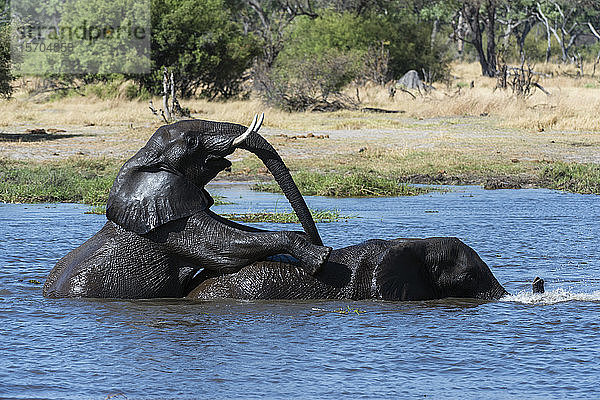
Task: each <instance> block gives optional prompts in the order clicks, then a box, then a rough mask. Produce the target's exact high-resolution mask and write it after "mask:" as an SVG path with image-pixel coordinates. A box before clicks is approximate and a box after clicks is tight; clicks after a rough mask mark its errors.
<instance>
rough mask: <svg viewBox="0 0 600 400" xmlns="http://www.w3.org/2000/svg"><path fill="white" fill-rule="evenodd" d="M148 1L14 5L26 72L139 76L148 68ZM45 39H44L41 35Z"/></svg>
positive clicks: (21, 67)
mask: <svg viewBox="0 0 600 400" xmlns="http://www.w3.org/2000/svg"><path fill="white" fill-rule="evenodd" d="M148 4H149V1H147V2H144V1H136V0H113V1H109V2H107V1H105V0H69V1H66V2H65V1H49V2H44V3H43V4H42V5H41V6H40V3H39V2H37V1H33V0H22V1H19V2H17V3H15V4H13V6H14V7H16V13H17V14H20V15H22V16H23V20H21V21H18V22H17V23H18V26H17V29H16V33H17V35H16V43H18V46H16V48H19V49H21V51H20V52H19V53H17V54H18V55H19V59H18V60H16V61H18V68H19V70H20V71H21V72H22V73H24V74H32V75H45V76H47V75H61V74H78V75H83V74H110V73H114V72H119V73H131V74H138V73H143V72H145V71H147V70H148V68H149V66H150V60H149V56H150V54H149V44H150V42H149V34H150V32H149V31H148V30H149V27H150V18H149V17H150V13H149V9H148ZM38 36H40V37H38Z"/></svg>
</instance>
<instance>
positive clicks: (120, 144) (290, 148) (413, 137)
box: [0, 115, 600, 163]
mask: <svg viewBox="0 0 600 400" xmlns="http://www.w3.org/2000/svg"><path fill="white" fill-rule="evenodd" d="M365 118H368V115H366V116H365ZM391 118H396V120H395V121H394V126H397V127H395V128H385V129H343V130H311V131H299V130H284V129H272V128H269V127H268V126H266V127H263V129H261V133H262V134H263V135H264V136H265V137H266V138H267V139H268V140H269V141H270V142H271V143H273V144H274V146H275V147H276V148H277V149H278V151H279V152H280V154H281V156H282V157H283V158H284V160H285V159H288V160H289V159H295V158H312V157H327V156H331V155H332V154H349V153H355V152H358V151H360V150H361V149H363V148H373V149H375V148H380V149H381V148H383V149H388V148H389V149H395V150H405V151H419V150H448V151H460V152H468V153H471V152H472V153H474V154H485V155H488V156H497V157H500V158H509V159H511V160H548V161H559V160H560V161H569V162H580V163H587V162H589V163H600V132H581V131H580V132H569V131H547V132H537V131H535V132H533V131H524V130H515V129H506V128H499V127H498V124H497V121H494V120H493V119H491V118H486V117H453V118H431V119H423V120H416V119H409V118H403V117H391ZM155 128H156V125H154V126H153V125H150V124H148V125H143V126H133V125H122V126H120V125H111V126H44V127H41V126H37V125H15V126H8V127H3V128H2V129H1V131H0V157H2V158H9V159H16V160H32V161H52V160H60V159H64V158H68V157H72V156H87V157H109V158H116V159H121V160H125V159H127V158H129V157H131V156H132V155H133V154H134V153H135V152H136V151H137V150H138V149H139V148H140V147H142V146H143V145H144V144H145V142H146V140H147V139H148V137H149V136H150V135H151V134H152V132H153V131H154V129H155ZM32 129H44V130H45V131H46V133H45V134H44V133H29V132H28V131H30V130H32ZM311 134H312V135H313V136H310V135H311ZM307 135H308V136H309V137H304V136H307ZM319 136H325V137H324V138H319ZM243 156H244V155H242V154H240V153H239V152H238V153H236V154H235V155H233V156H232V158H233V159H238V158H240V157H243Z"/></svg>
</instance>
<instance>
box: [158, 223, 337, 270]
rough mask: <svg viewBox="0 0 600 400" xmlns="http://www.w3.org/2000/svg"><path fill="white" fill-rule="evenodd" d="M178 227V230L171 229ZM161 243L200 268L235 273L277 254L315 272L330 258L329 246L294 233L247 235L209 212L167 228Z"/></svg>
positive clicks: (254, 233) (247, 233)
mask: <svg viewBox="0 0 600 400" xmlns="http://www.w3.org/2000/svg"><path fill="white" fill-rule="evenodd" d="M174 228H177V227H174ZM154 240H157V241H164V242H165V244H166V245H167V247H168V248H169V250H170V251H173V252H174V253H176V254H179V255H180V256H182V257H183V258H184V259H186V260H187V261H188V262H192V263H194V264H195V265H198V266H201V267H203V268H208V269H213V270H217V271H223V272H231V271H237V270H239V269H240V268H242V267H244V266H246V265H249V264H251V263H253V262H255V261H259V260H264V259H265V258H266V257H269V256H273V255H276V254H290V255H291V256H293V257H295V258H297V259H298V260H300V262H301V264H302V266H303V268H305V269H306V270H307V271H308V272H309V273H311V274H312V273H315V272H316V271H317V270H318V269H319V268H320V267H321V266H322V265H323V264H324V263H325V262H326V261H327V258H328V257H329V253H330V252H331V248H330V247H324V246H317V245H313V244H312V243H310V242H309V241H308V240H307V239H306V238H305V237H304V236H303V235H299V234H297V233H294V232H285V231H284V232H264V231H259V232H248V231H244V230H241V229H238V228H236V227H234V226H231V225H230V224H225V223H223V222H221V221H220V220H218V219H215V218H213V217H212V216H211V215H210V214H209V213H206V212H200V213H197V214H195V215H193V216H192V217H190V218H188V219H187V221H186V223H185V225H184V226H182V227H179V229H170V230H169V232H168V233H167V234H166V237H163V238H160V237H157V238H154Z"/></svg>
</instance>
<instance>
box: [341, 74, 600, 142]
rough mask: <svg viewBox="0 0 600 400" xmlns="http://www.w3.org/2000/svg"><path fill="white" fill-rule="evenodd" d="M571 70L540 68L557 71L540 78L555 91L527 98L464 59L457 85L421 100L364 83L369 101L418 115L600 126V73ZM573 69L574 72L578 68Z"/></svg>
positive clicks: (524, 125) (512, 124)
mask: <svg viewBox="0 0 600 400" xmlns="http://www.w3.org/2000/svg"><path fill="white" fill-rule="evenodd" d="M567 70H568V68H567V67H563V66H560V65H559V66H552V67H551V66H544V68H542V69H541V70H540V71H541V72H542V73H544V74H550V73H554V76H547V77H546V76H542V77H540V81H539V83H540V85H542V86H543V87H544V88H545V89H546V90H547V91H549V92H550V96H547V95H546V94H544V93H543V92H542V91H541V90H539V89H536V90H535V91H534V93H533V94H532V95H531V96H529V97H527V98H520V97H518V96H516V95H514V94H513V93H512V92H511V91H510V90H495V87H496V80H495V79H492V78H485V77H482V76H481V72H480V70H479V65H478V64H458V65H455V66H454V68H453V76H454V77H455V79H454V80H453V81H452V84H451V85H445V84H437V85H436V87H437V90H434V91H432V92H431V93H430V94H427V95H423V96H420V95H418V94H417V98H416V99H412V97H411V96H410V95H408V94H406V93H403V92H400V91H399V92H398V93H397V94H396V96H395V98H394V99H390V98H389V95H388V94H387V90H384V89H383V88H381V87H377V86H371V87H363V88H360V97H361V99H362V100H363V101H364V102H365V104H367V105H370V106H374V107H381V108H390V109H396V110H403V111H405V112H406V115H407V116H409V117H414V118H435V117H449V116H481V115H489V116H492V117H496V118H498V123H499V125H500V126H502V127H509V128H520V129H527V130H539V131H541V130H548V129H559V130H575V131H599V130H600V113H599V112H598V110H600V78H590V77H586V78H581V79H577V78H572V77H565V76H564V75H559V74H564V73H565V72H567ZM590 70H591V67H590V68H588V71H590ZM569 73H571V74H572V75H574V74H575V70H574V69H573V71H570V72H569ZM599 73H600V71H599ZM471 82H472V83H473V87H471ZM353 90H355V89H353ZM348 93H351V90H349V92H348Z"/></svg>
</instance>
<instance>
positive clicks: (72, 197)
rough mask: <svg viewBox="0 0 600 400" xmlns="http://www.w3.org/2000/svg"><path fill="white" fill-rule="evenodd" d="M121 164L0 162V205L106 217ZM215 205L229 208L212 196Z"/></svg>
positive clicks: (105, 161) (102, 161)
mask: <svg viewBox="0 0 600 400" xmlns="http://www.w3.org/2000/svg"><path fill="white" fill-rule="evenodd" d="M121 165H122V162H120V161H117V160H111V159H84V158H72V159H68V160H66V161H62V162H52V163H37V164H36V163H26V162H21V161H13V160H6V159H0V202H2V203H82V204H89V205H90V206H92V208H91V209H90V210H89V211H88V212H89V213H93V214H104V213H106V209H105V204H106V201H107V199H108V192H110V188H111V187H112V184H113V182H114V180H115V176H116V175H117V172H118V171H119V168H121ZM214 200H215V205H222V204H230V203H228V202H226V201H225V200H224V199H223V197H221V196H214Z"/></svg>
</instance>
